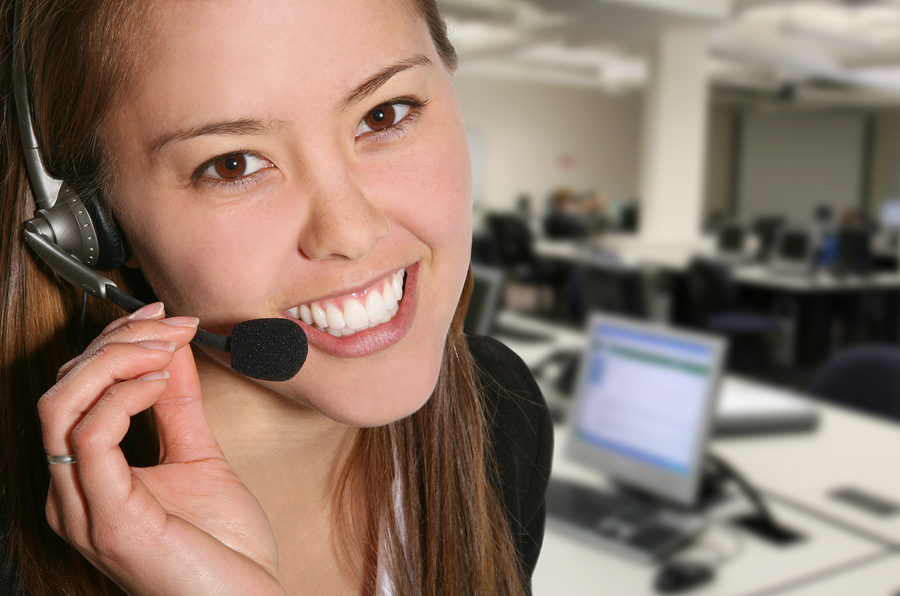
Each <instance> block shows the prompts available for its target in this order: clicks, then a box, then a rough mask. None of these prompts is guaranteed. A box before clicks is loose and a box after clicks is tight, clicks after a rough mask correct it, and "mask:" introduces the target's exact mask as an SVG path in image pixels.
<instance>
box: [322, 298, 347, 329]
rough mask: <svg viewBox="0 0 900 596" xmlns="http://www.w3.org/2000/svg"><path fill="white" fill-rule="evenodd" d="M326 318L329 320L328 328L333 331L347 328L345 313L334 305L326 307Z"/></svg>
mask: <svg viewBox="0 0 900 596" xmlns="http://www.w3.org/2000/svg"><path fill="white" fill-rule="evenodd" d="M325 317H326V318H327V319H328V326H329V327H331V328H332V329H343V328H344V327H346V326H347V323H346V322H345V321H344V313H342V312H341V311H339V310H338V309H337V307H336V306H335V305H333V304H329V305H328V306H326V307H325Z"/></svg>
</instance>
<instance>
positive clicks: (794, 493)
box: [713, 404, 900, 578]
mask: <svg viewBox="0 0 900 596" xmlns="http://www.w3.org/2000/svg"><path fill="white" fill-rule="evenodd" d="M820 416H821V419H820V423H819V428H818V429H817V431H816V432H815V433H806V434H797V435H783V436H773V437H765V438H764V439H755V438H747V439H733V440H724V441H717V442H715V443H714V445H713V449H715V451H716V452H717V453H719V454H721V455H722V456H723V457H725V458H726V459H728V460H729V461H731V462H733V463H734V464H735V465H736V466H738V468H739V469H740V470H741V471H743V472H744V473H745V474H746V475H747V476H748V477H749V478H752V479H753V481H754V482H755V483H756V484H757V485H758V486H759V487H761V488H762V489H763V490H765V491H766V492H768V493H770V494H772V495H775V496H779V497H782V498H784V499H785V500H787V501H790V502H794V503H797V504H799V505H801V506H804V507H808V508H810V509H811V510H815V511H817V512H819V513H821V514H823V515H826V516H828V517H830V518H833V519H834V520H837V521H839V522H840V523H844V524H847V525H848V526H849V527H852V528H855V529H857V530H859V531H861V532H866V533H868V534H871V535H872V536H874V537H877V538H879V539H881V540H884V541H887V542H890V543H892V544H894V545H897V546H900V514H897V515H893V516H890V517H878V516H876V515H873V514H871V513H868V512H865V511H863V510H860V509H858V508H856V507H853V506H850V505H848V504H846V503H843V502H841V501H838V500H836V499H834V498H833V497H831V496H829V494H830V493H831V492H832V491H833V490H835V489H838V488H842V487H846V486H851V487H855V488H858V489H862V490H864V491H866V492H868V493H871V494H872V495H874V496H878V497H882V498H884V499H887V500H889V501H892V502H893V503H895V504H897V505H900V425H897V424H895V423H892V422H886V421H882V420H878V419H875V418H873V417H869V416H866V415H863V414H857V413H854V412H850V411H847V410H844V409H841V408H838V407H834V406H828V405H824V404H823V405H821V408H820ZM897 573H898V578H900V568H898V571H897Z"/></svg>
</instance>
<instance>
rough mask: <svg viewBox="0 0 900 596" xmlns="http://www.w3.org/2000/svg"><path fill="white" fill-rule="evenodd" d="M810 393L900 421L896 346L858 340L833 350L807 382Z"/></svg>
mask: <svg viewBox="0 0 900 596" xmlns="http://www.w3.org/2000/svg"><path fill="white" fill-rule="evenodd" d="M809 391H810V393H812V394H813V395H814V396H816V397H819V398H821V399H824V400H826V401H830V402H833V403H837V404H841V405H844V406H847V407H850V408H853V409H855V410H859V411H862V412H867V413H869V414H874V415H876V416H880V417H882V418H886V419H889V420H893V421H894V422H900V348H898V347H897V346H891V345H884V344H860V345H856V346H852V347H849V348H846V349H844V350H841V351H840V352H837V353H836V354H835V355H833V356H832V357H831V358H830V359H829V360H828V361H827V362H826V363H825V364H823V365H822V366H821V368H819V370H818V371H817V372H816V373H815V375H814V376H813V378H812V381H811V382H810V386H809Z"/></svg>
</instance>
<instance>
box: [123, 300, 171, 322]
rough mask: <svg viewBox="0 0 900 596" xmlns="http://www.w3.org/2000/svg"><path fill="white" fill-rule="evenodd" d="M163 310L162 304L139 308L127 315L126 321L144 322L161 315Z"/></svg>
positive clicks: (156, 303) (155, 303)
mask: <svg viewBox="0 0 900 596" xmlns="http://www.w3.org/2000/svg"><path fill="white" fill-rule="evenodd" d="M164 309H165V307H164V306H163V303H162V302H154V303H153V304H147V305H146V306H142V307H140V308H139V309H137V310H136V311H134V312H133V313H131V314H130V315H128V319H129V320H132V321H146V320H147V319H153V318H156V317H158V316H160V315H162V313H163V310H164Z"/></svg>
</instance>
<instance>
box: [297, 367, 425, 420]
mask: <svg viewBox="0 0 900 596" xmlns="http://www.w3.org/2000/svg"><path fill="white" fill-rule="evenodd" d="M429 368H431V367H429ZM433 369H434V370H433V371H427V372H428V373H429V374H423V373H425V372H426V371H422V370H419V371H417V374H415V375H408V374H407V375H405V376H403V377H400V378H397V377H395V378H393V379H388V380H386V381H385V382H383V383H381V382H379V383H369V384H364V385H363V386H369V387H375V389H372V390H365V391H362V392H360V391H359V390H358V389H355V390H353V392H352V393H350V394H348V393H344V392H340V391H337V392H335V393H333V394H331V395H330V396H329V397H330V399H329V397H326V398H325V399H323V400H316V402H319V403H312V404H310V405H311V406H312V407H313V408H315V409H316V410H318V411H319V412H320V413H321V414H323V415H324V416H327V417H328V418H330V419H331V420H334V421H335V422H339V423H341V424H347V425H349V426H357V427H375V426H384V425H386V424H390V423H392V422H396V421H397V420H402V419H404V418H406V417H407V416H410V415H412V414H414V413H416V412H417V411H418V410H419V409H420V408H421V407H422V406H424V405H425V403H426V402H427V401H428V399H429V398H430V397H431V394H432V393H433V392H434V387H435V385H436V384H437V380H438V375H439V372H440V363H439V362H438V364H437V365H436V366H434V367H433ZM350 384H351V385H353V386H355V387H359V386H360V385H357V384H355V383H353V382H352V381H350Z"/></svg>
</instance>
